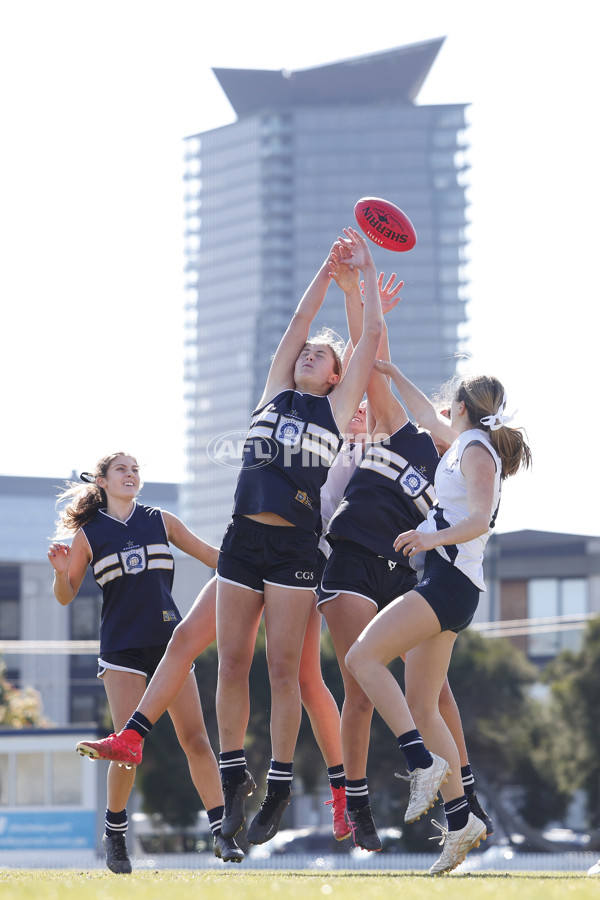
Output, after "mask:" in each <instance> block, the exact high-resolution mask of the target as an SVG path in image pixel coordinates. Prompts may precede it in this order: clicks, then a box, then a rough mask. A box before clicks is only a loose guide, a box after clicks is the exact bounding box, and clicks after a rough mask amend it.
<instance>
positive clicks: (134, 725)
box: [125, 709, 152, 738]
mask: <svg viewBox="0 0 600 900" xmlns="http://www.w3.org/2000/svg"><path fill="white" fill-rule="evenodd" d="M125 728H130V729H131V730H132V731H137V733H138V734H141V736H142V737H143V738H145V737H147V736H148V734H149V732H150V731H151V730H152V722H150V720H149V719H147V718H146V716H145V715H144V714H143V713H141V712H139V710H137V709H136V711H135V712H134V713H133V715H132V717H131V718H130V719H129V720H128V721H127V722H126V724H125Z"/></svg>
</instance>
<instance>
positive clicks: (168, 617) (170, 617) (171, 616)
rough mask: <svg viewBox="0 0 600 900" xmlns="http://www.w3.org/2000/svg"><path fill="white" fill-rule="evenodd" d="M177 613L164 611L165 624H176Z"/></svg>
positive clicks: (171, 610) (168, 610) (170, 610)
mask: <svg viewBox="0 0 600 900" xmlns="http://www.w3.org/2000/svg"><path fill="white" fill-rule="evenodd" d="M176 621H177V613H176V612H175V610H174V609H163V622H176Z"/></svg>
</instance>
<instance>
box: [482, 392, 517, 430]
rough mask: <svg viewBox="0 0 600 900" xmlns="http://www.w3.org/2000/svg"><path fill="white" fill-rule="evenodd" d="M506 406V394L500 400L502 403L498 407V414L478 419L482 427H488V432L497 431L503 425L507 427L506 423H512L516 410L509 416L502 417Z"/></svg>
mask: <svg viewBox="0 0 600 900" xmlns="http://www.w3.org/2000/svg"><path fill="white" fill-rule="evenodd" d="M505 406H506V394H505V395H504V397H503V398H502V403H501V404H500V406H499V407H498V412H497V413H494V415H492V416H484V417H483V419H480V420H479V421H480V422H481V424H482V425H489V428H490V431H498V429H499V428H502V426H503V425H507V424H508V422H512V420H513V419H514V417H515V416H516V414H517V412H518V410H516V409H515V411H514V413H512V414H511V415H510V416H505V415H504V407H505Z"/></svg>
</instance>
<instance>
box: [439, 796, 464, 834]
mask: <svg viewBox="0 0 600 900" xmlns="http://www.w3.org/2000/svg"><path fill="white" fill-rule="evenodd" d="M444 812H445V813H446V822H447V823H448V831H458V830H459V829H460V828H464V827H465V825H466V824H467V822H468V819H469V801H468V800H467V797H466V794H463V796H462V797H457V798H456V799H455V800H450V801H449V802H448V803H444Z"/></svg>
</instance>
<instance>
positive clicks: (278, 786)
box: [267, 759, 294, 794]
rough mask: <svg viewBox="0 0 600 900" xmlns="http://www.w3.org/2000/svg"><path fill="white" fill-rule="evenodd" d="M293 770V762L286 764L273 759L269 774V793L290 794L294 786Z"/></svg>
mask: <svg viewBox="0 0 600 900" xmlns="http://www.w3.org/2000/svg"><path fill="white" fill-rule="evenodd" d="M293 769H294V763H293V762H289V763H284V762H278V760H276V759H272V760H271V765H270V767H269V771H268V772H267V792H268V793H276V794H289V793H290V790H291V786H292V778H293Z"/></svg>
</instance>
